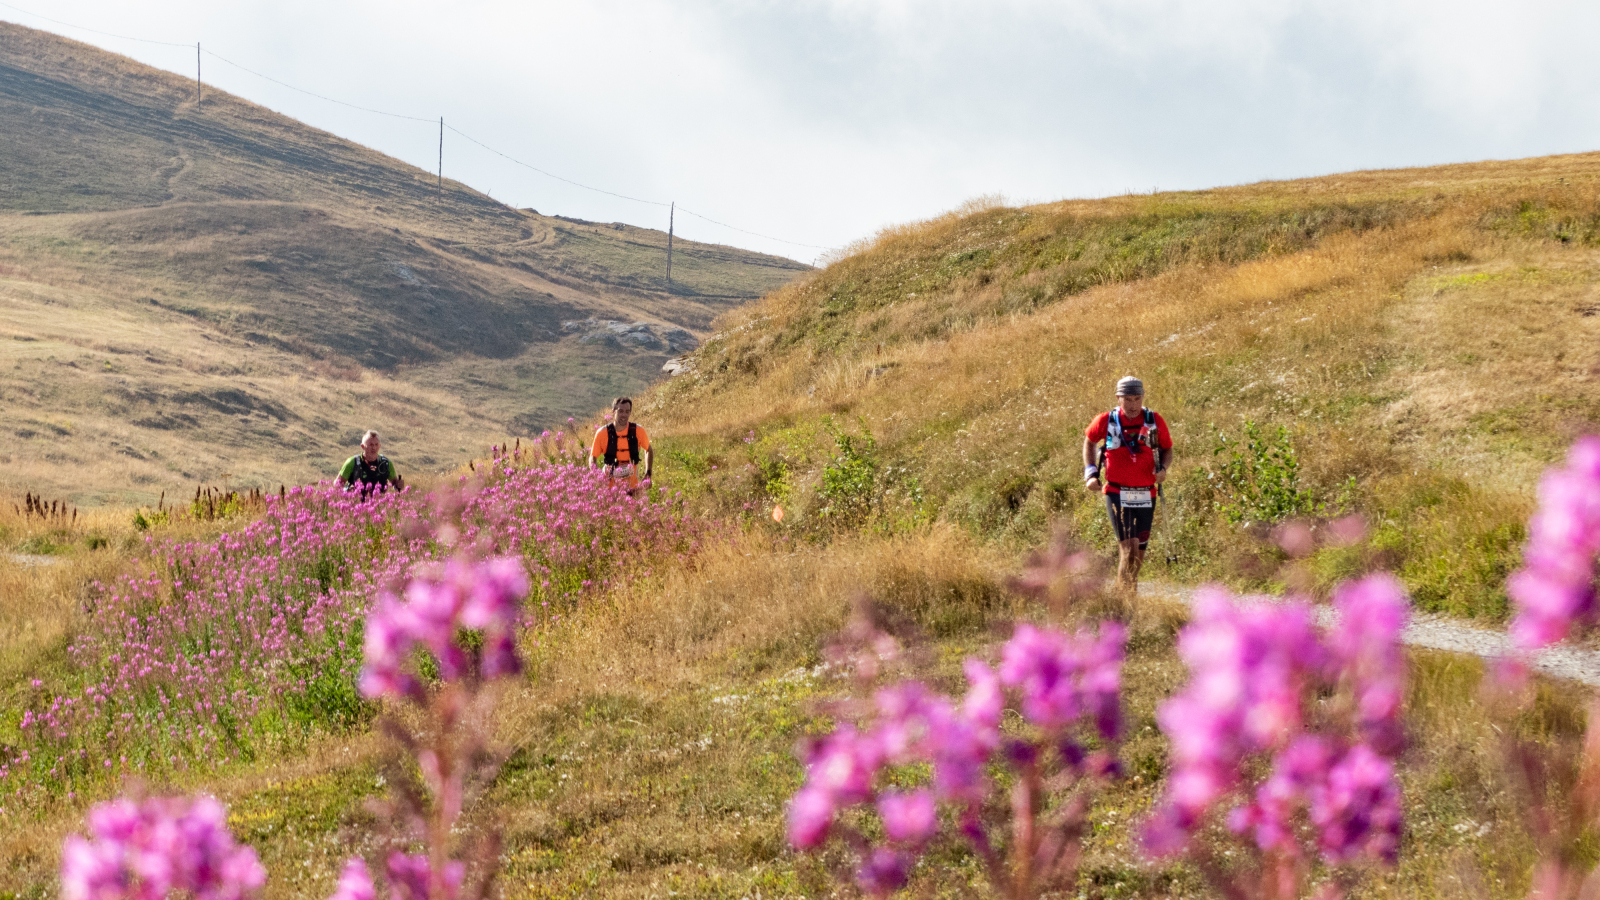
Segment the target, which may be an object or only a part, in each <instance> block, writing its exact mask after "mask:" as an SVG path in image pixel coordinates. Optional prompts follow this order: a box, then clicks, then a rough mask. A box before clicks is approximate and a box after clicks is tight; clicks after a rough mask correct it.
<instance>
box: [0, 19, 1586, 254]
mask: <svg viewBox="0 0 1600 900" xmlns="http://www.w3.org/2000/svg"><path fill="white" fill-rule="evenodd" d="M32 2H33V3H34V4H35V6H36V7H37V6H42V4H41V3H40V0H32ZM18 5H21V6H24V7H26V6H28V5H29V4H28V2H21V3H19V4H18ZM36 11H38V12H44V13H46V14H48V15H51V16H52V17H54V18H59V19H65V20H69V21H75V22H79V23H82V24H85V25H90V26H92V27H95V28H100V29H103V30H106V31H114V32H122V33H127V34H135V35H139V36H148V37H154V38H158V39H164V40H176V41H190V40H195V39H201V40H204V41H205V42H206V46H207V48H208V49H211V50H214V52H217V53H221V54H223V55H224V56H227V57H229V58H231V59H234V60H236V61H237V62H239V63H241V64H244V65H248V66H251V67H252V68H259V69H260V70H261V71H263V72H267V73H268V74H271V75H273V76H274V77H276V78H279V79H282V80H283V81H287V82H290V83H293V84H298V85H302V86H304V87H306V88H308V89H311V90H315V91H317V92H319V93H325V94H328V95H329V96H334V97H338V98H340V99H344V100H347V101H349V102H352V103H358V104H361V105H367V106H376V107H380V108H384V109H393V110H395V111H398V112H403V113H407V114H411V115H418V116H422V117H431V116H437V115H439V114H441V113H442V114H443V115H444V116H445V117H446V121H447V122H449V123H450V124H451V125H452V126H454V127H458V128H460V129H462V130H463V131H466V132H468V133H470V134H472V135H473V136H474V137H477V138H478V139H479V140H482V141H484V142H486V143H488V144H491V145H493V146H495V147H498V148H501V149H503V150H505V151H506V152H508V153H511V154H512V155H514V156H517V157H519V158H523V159H526V160H527V161H528V162H530V163H532V164H534V165H537V166H539V167H541V168H544V169H546V170H549V171H551V172H555V173H558V174H560V175H562V176H563V177H566V178H570V179H572V180H575V181H579V182H583V183H585V184H591V185H594V186H596V187H601V188H605V189H607V190H611V191H616V192H619V193H624V194H629V195H632V196H638V197H644V198H648V199H652V200H677V201H679V202H680V203H681V204H683V205H684V206H685V207H687V208H688V209H690V210H694V211H696V212H700V213H703V214H705V215H708V216H712V217H714V218H717V219H720V220H721V221H724V222H728V223H731V224H735V225H738V226H741V227H743V228H746V229H749V230H751V231H757V232H761V233H764V234H768V235H776V236H779V237H787V238H789V239H791V240H796V241H801V242H804V243H812V244H822V245H837V244H842V243H844V242H847V241H849V240H851V239H852V238H855V237H859V236H862V235H865V234H869V233H871V232H873V231H875V230H876V229H877V228H879V227H881V226H883V225H885V224H889V223H893V222H897V221H904V220H907V219H911V218H921V217H924V216H928V215H932V214H935V213H937V212H939V211H941V210H943V209H948V208H950V207H953V206H955V205H957V204H959V203H960V202H961V201H962V200H964V199H966V198H968V197H971V196H974V195H977V194H983V193H990V192H1002V193H1004V194H1006V195H1007V196H1010V197H1015V198H1027V199H1034V200H1044V199H1055V198H1059V197H1063V196H1083V195H1103V194H1108V193H1118V192H1122V191H1125V190H1149V189H1150V188H1152V187H1158V186H1159V187H1162V188H1197V187H1205V186H1209V185H1215V184H1229V183H1238V182H1244V181H1254V180H1259V179H1263V178H1282V177H1293V176H1299V175H1310V174H1320V173H1326V172H1335V171H1342V170H1348V169H1355V168H1369V167H1387V166H1402V165H1418V164H1427V163H1435V162H1449V161H1459V160H1468V159H1477V158H1487V157H1508V156H1529V155H1540V154H1546V153H1555V152H1570V151H1577V150H1584V149H1590V148H1593V147H1594V146H1595V145H1596V144H1597V143H1600V108H1597V107H1596V106H1595V105H1594V104H1593V103H1592V102H1590V101H1589V100H1588V98H1587V96H1586V93H1587V91H1588V86H1589V85H1592V84H1594V83H1595V82H1596V76H1600V54H1594V53H1592V52H1586V51H1587V49H1588V48H1586V47H1585V46H1584V44H1585V42H1586V41H1588V40H1589V37H1588V36H1590V35H1593V34H1595V33H1597V28H1596V26H1597V25H1600V5H1597V4H1593V3H1591V2H1576V0H1567V2H1558V0H1528V2H1521V3H1515V4H1512V3H1488V2H1481V0H1453V2H1442V0H1344V2H1339V3H1334V2H1298V3H1295V2H1283V0H1277V2H1269V0H1213V2H1205V3H1201V2H1183V0H1055V2H1043V0H993V2H989V3H985V4H977V3H972V2H957V0H882V2H851V0H789V2H778V0H771V2H768V0H759V2H758V0H637V2H620V0H599V2H586V3H570V2H567V3H562V2H554V0H537V2H521V3H507V2H502V0H468V2H463V3H457V4H452V5H450V6H448V7H441V6H438V5H434V4H423V3H418V2H384V3H378V2H372V0H347V2H333V3H329V2H310V0H283V2H274V3H270V4H268V3H263V2H236V3H231V4H214V3H203V2H200V0H151V2H147V3H144V4H139V5H138V6H137V7H134V6H130V5H128V4H125V3H116V2H112V0H51V2H50V4H49V9H48V10H45V9H36ZM0 14H3V15H5V16H6V17H8V18H10V19H12V20H14V21H20V22H22V23H23V24H34V25H46V23H41V22H39V21H38V20H36V19H30V18H29V17H28V16H24V15H20V14H11V13H10V12H9V11H6V10H4V9H3V8H0ZM46 27H53V26H46ZM58 30H60V31H62V32H63V33H68V34H71V35H72V36H74V37H81V38H84V39H88V40H90V41H91V42H94V43H98V44H100V45H102V46H105V47H108V48H110V49H114V50H117V51H119V52H127V53H130V54H131V55H134V56H136V57H137V58H140V59H143V60H145V61H147V62H150V63H152V64H156V65H161V66H163V67H166V68H171V69H174V70H179V71H187V70H188V68H189V67H190V66H192V58H191V57H192V54H190V55H187V56H186V53H187V51H184V50H182V49H181V48H160V47H152V46H149V45H139V44H132V43H128V42H125V41H117V40H114V39H110V38H98V37H95V36H93V35H83V34H80V33H73V32H70V31H68V30H67V29H58ZM207 72H208V81H210V80H214V81H215V83H218V84H220V85H221V86H223V87H225V88H227V89H229V90H232V91H234V92H235V93H239V94H241V95H243V96H246V97H249V98H251V99H254V100H257V101H258V102H262V103H265V104H266V105H268V106H271V107H273V108H275V109H279V110H281V111H283V112H286V113H288V114H290V115H294V116H296V117H299V118H303V119H305V120H307V121H309V122H311V123H312V124H315V125H318V126H320V127H323V128H327V129H329V130H331V131H334V132H337V133H339V134H342V135H346V136H348V137H351V138H353V139H355V140H359V141H361V142H363V143H367V144H370V145H372V146H375V147H378V148H379V149H382V150H385V151H386V152H389V153H392V154H394V155H396V156H399V157H401V158H403V159H406V160H408V161H410V162H413V163H416V164H418V165H421V166H423V167H425V168H429V169H431V168H432V167H433V165H434V154H435V153H436V152H437V143H436V142H437V133H436V132H435V131H434V130H433V128H432V126H429V125H427V124H425V123H414V122H400V121H395V120H390V119H384V118H381V117H376V116H371V115H369V114H364V113H359V112H355V111H352V110H349V109H346V108H343V107H339V106H334V105H330V104H327V103H323V102H321V101H318V100H314V99H311V98H308V97H305V96H303V95H299V94H295V93H293V92H291V91H287V90H284V89H282V88H279V87H277V86H275V85H272V84H270V83H266V82H262V81H260V80H258V79H255V78H253V77H252V76H249V75H246V74H244V73H241V72H238V71H235V70H231V69H228V68H227V67H226V66H222V65H220V64H214V63H210V62H208V64H207ZM445 153H446V159H445V170H446V174H447V175H449V176H451V177H455V178H459V179H461V180H463V181H466V182H468V183H470V184H472V185H474V186H475V187H479V188H480V189H486V190H491V191H492V192H493V193H494V195H495V196H496V197H499V198H501V199H505V200H508V201H510V202H513V203H516V204H518V205H525V206H534V207H537V208H538V209H540V210H541V211H543V212H559V213H563V214H568V215H578V216H582V217H585V218H593V219H600V220H611V219H621V220H625V221H630V222H637V223H639V224H644V225H651V226H655V227H661V226H664V225H665V210H661V209H658V208H656V207H652V206H644V205H640V204H635V203H629V202H626V201H622V200H618V199H616V198H612V197H608V196H605V195H600V194H594V193H590V192H587V191H583V190H580V189H577V188H574V187H571V186H569V185H565V184H563V183H561V182H557V181H552V180H550V179H548V178H545V177H543V176H540V175H537V174H535V173H533V172H529V171H527V170H526V169H520V168H518V167H516V166H514V165H512V164H510V163H507V162H505V161H504V160H502V159H499V158H497V157H494V156H492V155H490V154H488V153H485V152H483V151H481V150H478V149H477V148H475V147H472V146H471V145H470V144H467V143H465V142H463V141H461V140H460V139H459V138H456V137H455V136H453V135H447V137H446V148H445ZM679 226H680V230H681V231H682V232H683V233H684V234H686V235H687V236H690V237H693V238H696V239H703V240H720V241H725V242H729V243H738V244H742V245H745V246H753V247H757V248H760V249H765V250H770V251H773V252H781V253H787V254H789V255H794V256H797V257H800V258H806V259H808V258H810V257H811V256H812V255H814V253H815V251H812V250H808V249H805V248H796V247H792V246H787V245H784V244H779V243H774V242H770V241H763V240H759V239H756V238H752V237H749V236H746V235H741V234H739V233H737V232H729V231H726V230H723V229H720V228H716V227H714V226H711V225H709V224H707V223H705V222H702V221H699V220H696V219H693V218H692V217H684V216H680V217H679Z"/></svg>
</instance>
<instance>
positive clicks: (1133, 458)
mask: <svg viewBox="0 0 1600 900" xmlns="http://www.w3.org/2000/svg"><path fill="white" fill-rule="evenodd" d="M1155 420H1156V421H1155V430H1156V435H1155V437H1156V445H1157V446H1159V447H1160V448H1161V449H1163V450H1171V449H1172V432H1171V431H1168V430H1167V420H1166V419H1163V418H1161V414H1160V413H1156V414H1155ZM1110 424H1111V413H1109V412H1103V413H1101V414H1100V415H1098V416H1095V419H1094V421H1093V422H1090V423H1089V428H1088V430H1087V431H1085V432H1084V433H1083V436H1084V437H1086V438H1088V439H1089V443H1090V444H1099V443H1100V442H1101V441H1104V440H1105V439H1106V435H1107V434H1109V432H1110ZM1146 427H1148V426H1146V425H1145V423H1144V414H1143V413H1140V414H1139V417H1138V419H1137V421H1134V422H1129V421H1126V419H1125V418H1124V421H1123V422H1122V446H1120V447H1118V448H1117V449H1115V450H1109V451H1107V452H1106V463H1105V471H1103V472H1101V473H1100V477H1101V478H1103V479H1105V482H1106V486H1105V492H1106V493H1108V494H1113V493H1117V485H1125V486H1127V487H1150V486H1151V485H1154V484H1155V483H1156V454H1155V453H1153V452H1151V450H1150V448H1149V447H1147V446H1145V437H1144V431H1145V428H1146ZM1135 440H1137V441H1138V442H1139V452H1138V453H1134V452H1133V451H1132V450H1130V449H1128V447H1129V445H1130V444H1132V443H1133V442H1134V441H1135Z"/></svg>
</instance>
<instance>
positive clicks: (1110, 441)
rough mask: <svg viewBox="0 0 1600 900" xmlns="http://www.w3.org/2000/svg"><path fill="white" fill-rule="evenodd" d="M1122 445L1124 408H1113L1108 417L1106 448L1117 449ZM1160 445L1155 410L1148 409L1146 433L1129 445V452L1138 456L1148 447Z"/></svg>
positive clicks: (1153, 448) (1146, 411) (1145, 416)
mask: <svg viewBox="0 0 1600 900" xmlns="http://www.w3.org/2000/svg"><path fill="white" fill-rule="evenodd" d="M1121 446H1122V410H1120V409H1113V410H1112V411H1111V415H1110V416H1109V417H1108V418H1107V419H1106V450H1108V451H1110V450H1115V449H1117V448H1118V447H1121ZM1159 446H1160V441H1159V438H1158V437H1157V434H1156V414H1155V410H1152V409H1146V410H1145V411H1144V433H1143V434H1142V435H1140V436H1139V437H1137V438H1135V439H1134V441H1133V443H1131V444H1129V445H1128V452H1129V453H1132V454H1133V455H1134V456H1138V455H1139V454H1140V452H1142V451H1143V450H1144V449H1145V448H1146V447H1148V448H1150V449H1151V450H1155V449H1156V448H1157V447H1159Z"/></svg>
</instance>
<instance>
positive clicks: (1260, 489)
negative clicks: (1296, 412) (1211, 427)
mask: <svg viewBox="0 0 1600 900" xmlns="http://www.w3.org/2000/svg"><path fill="white" fill-rule="evenodd" d="M1211 456H1212V459H1213V460H1214V462H1213V464H1212V466H1211V468H1210V470H1209V472H1208V477H1209V478H1210V480H1211V482H1212V486H1213V489H1214V490H1215V492H1216V500H1215V503H1216V505H1217V510H1218V511H1219V512H1221V513H1222V515H1223V516H1224V517H1225V518H1226V519H1227V520H1228V521H1229V522H1232V523H1234V524H1238V523H1240V522H1281V521H1283V520H1284V519H1288V518H1292V517H1294V516H1303V515H1311V514H1313V513H1316V512H1318V511H1319V510H1320V505H1319V504H1317V503H1316V502H1315V501H1314V500H1313V499H1312V497H1311V496H1310V495H1309V494H1308V493H1306V492H1305V491H1304V490H1302V489H1301V487H1300V459H1299V457H1298V456H1297V455H1296V454H1295V451H1294V446H1293V444H1291V443H1290V441H1289V429H1287V428H1285V427H1284V426H1282V425H1279V426H1278V429H1277V433H1276V434H1275V435H1272V436H1270V437H1269V436H1267V435H1264V434H1262V430H1261V427H1260V426H1258V425H1257V424H1256V423H1255V422H1254V421H1246V422H1245V423H1244V435H1243V437H1242V438H1237V439H1234V440H1232V441H1230V440H1229V439H1228V436H1227V435H1226V434H1223V433H1220V432H1219V433H1218V434H1217V444H1216V446H1215V447H1214V448H1212V451H1211Z"/></svg>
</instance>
